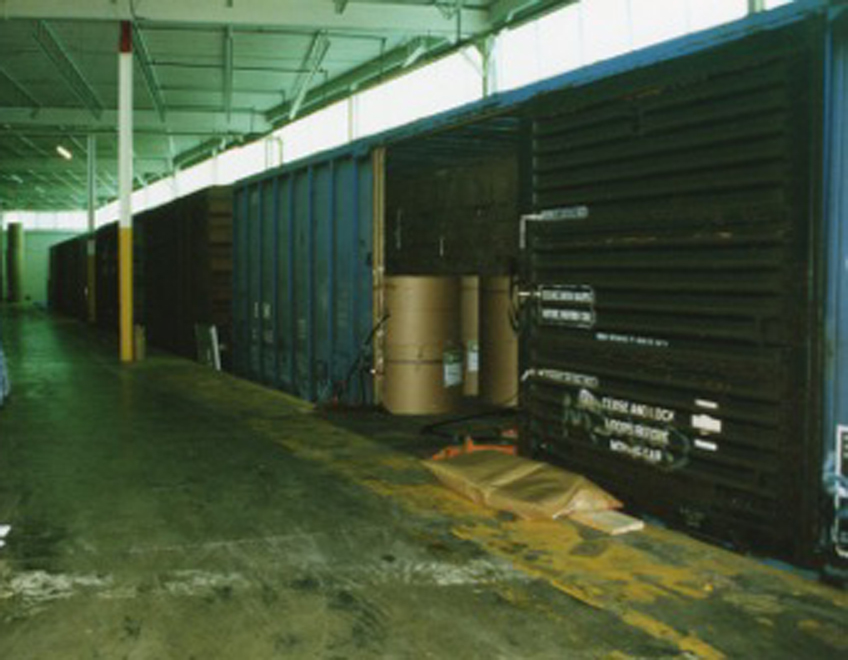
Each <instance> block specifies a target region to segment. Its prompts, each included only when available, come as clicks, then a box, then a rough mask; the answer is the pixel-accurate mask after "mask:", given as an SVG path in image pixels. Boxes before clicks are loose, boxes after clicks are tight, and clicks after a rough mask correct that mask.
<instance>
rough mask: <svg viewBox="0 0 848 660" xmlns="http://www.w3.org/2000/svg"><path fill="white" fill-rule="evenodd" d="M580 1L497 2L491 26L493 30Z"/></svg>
mask: <svg viewBox="0 0 848 660" xmlns="http://www.w3.org/2000/svg"><path fill="white" fill-rule="evenodd" d="M579 1H580V0H495V2H493V3H492V6H491V8H490V9H489V16H488V20H489V24H490V25H491V26H492V27H493V28H497V27H501V26H503V25H508V24H510V23H512V22H514V21H518V20H521V19H526V18H530V17H531V16H533V15H536V14H541V13H542V12H546V11H551V10H553V9H556V8H558V7H564V6H565V5H572V4H574V3H576V2H579Z"/></svg>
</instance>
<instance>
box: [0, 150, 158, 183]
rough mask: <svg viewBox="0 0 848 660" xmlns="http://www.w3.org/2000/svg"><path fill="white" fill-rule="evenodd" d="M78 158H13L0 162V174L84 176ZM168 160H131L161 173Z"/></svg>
mask: <svg viewBox="0 0 848 660" xmlns="http://www.w3.org/2000/svg"><path fill="white" fill-rule="evenodd" d="M78 155H79V158H74V159H73V160H63V159H62V158H60V157H59V156H56V157H55V158H15V159H14V160H0V173H3V174H21V173H25V172H29V171H30V170H32V171H34V172H42V173H45V174H53V173H57V174H62V175H65V174H72V175H77V176H83V177H84V176H85V175H86V172H87V169H86V160H85V154H84V153H81V154H78ZM168 160H169V159H168V158H167V157H164V156H163V157H162V158H157V157H151V156H145V157H143V158H138V157H135V158H133V166H134V167H135V168H137V169H138V170H141V171H143V172H147V171H156V172H158V171H161V170H166V169H167V168H168ZM98 169H100V170H103V171H108V172H111V171H112V170H113V169H114V167H112V166H111V165H110V164H109V163H104V164H102V165H101V164H98Z"/></svg>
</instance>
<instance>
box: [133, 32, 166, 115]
mask: <svg viewBox="0 0 848 660" xmlns="http://www.w3.org/2000/svg"><path fill="white" fill-rule="evenodd" d="M133 44H134V46H135V48H134V50H135V56H136V61H137V62H138V67H139V69H141V77H142V78H144V84H145V86H146V87H147V93H148V94H150V100H151V101H153V107H154V108H155V109H156V114H158V115H159V121H161V122H162V123H163V124H164V123H165V100H164V99H163V98H162V86H161V85H160V84H159V80H158V78H157V77H156V69H154V68H153V65H152V64H151V59H150V51H149V50H148V49H147V43H145V41H144V35H143V34H142V32H141V28H139V27H138V26H137V25H134V26H133Z"/></svg>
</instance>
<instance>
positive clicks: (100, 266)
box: [94, 222, 119, 332]
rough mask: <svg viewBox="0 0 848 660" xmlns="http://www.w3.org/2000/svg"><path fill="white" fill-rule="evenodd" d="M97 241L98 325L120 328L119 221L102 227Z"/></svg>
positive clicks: (111, 329) (104, 327)
mask: <svg viewBox="0 0 848 660" xmlns="http://www.w3.org/2000/svg"><path fill="white" fill-rule="evenodd" d="M94 242H95V250H96V256H95V267H94V268H95V278H94V289H95V297H94V303H95V309H96V312H95V313H96V319H97V327H99V328H101V329H103V330H109V331H112V332H117V330H118V310H119V300H118V223H117V222H113V223H111V224H108V225H104V226H103V227H100V228H99V229H98V230H97V231H96V232H95V234H94Z"/></svg>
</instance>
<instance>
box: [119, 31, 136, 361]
mask: <svg viewBox="0 0 848 660" xmlns="http://www.w3.org/2000/svg"><path fill="white" fill-rule="evenodd" d="M132 67H133V56H132V25H131V23H130V22H129V21H123V22H122V23H121V44H120V53H119V55H118V199H119V202H118V207H119V216H120V220H119V222H120V224H119V234H118V240H119V245H120V251H119V257H118V264H119V266H118V267H119V271H120V309H121V316H120V329H121V362H132V361H133V359H134V357H135V356H134V351H133V280H132V278H133V263H132V257H133V249H132V188H133V183H132V181H133V163H132V149H133V144H132V143H133V122H132V110H133V108H132V104H133V89H132V73H133V68H132Z"/></svg>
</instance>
